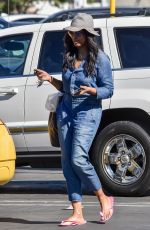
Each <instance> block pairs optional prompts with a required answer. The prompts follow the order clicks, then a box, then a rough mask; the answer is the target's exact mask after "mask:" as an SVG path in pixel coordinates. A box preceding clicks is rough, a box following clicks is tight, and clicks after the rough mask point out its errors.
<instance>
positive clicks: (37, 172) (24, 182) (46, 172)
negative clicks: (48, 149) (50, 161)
mask: <svg viewBox="0 0 150 230" xmlns="http://www.w3.org/2000/svg"><path fill="white" fill-rule="evenodd" d="M3 192H7V193H22V192H23V193H24V192H26V193H28V192H29V193H52V194H53V193H58V194H59V193H66V182H65V178H64V176H63V173H62V170H61V169H33V168H31V167H30V166H27V167H20V168H16V171H15V175H14V178H13V179H12V180H11V181H10V182H9V183H7V184H6V185H3V186H0V193H3Z"/></svg>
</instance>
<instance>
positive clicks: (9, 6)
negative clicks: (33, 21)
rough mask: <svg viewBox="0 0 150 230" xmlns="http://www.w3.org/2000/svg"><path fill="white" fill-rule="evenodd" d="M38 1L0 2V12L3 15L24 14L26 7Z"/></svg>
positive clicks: (13, 0)
mask: <svg viewBox="0 0 150 230" xmlns="http://www.w3.org/2000/svg"><path fill="white" fill-rule="evenodd" d="M35 1H39V0H0V11H1V12H5V13H12V12H14V11H17V12H18V13H25V12H26V10H27V9H28V7H30V6H32V4H33V2H35Z"/></svg>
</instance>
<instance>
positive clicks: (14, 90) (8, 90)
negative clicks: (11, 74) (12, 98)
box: [0, 88, 19, 95]
mask: <svg viewBox="0 0 150 230" xmlns="http://www.w3.org/2000/svg"><path fill="white" fill-rule="evenodd" d="M18 92H19V91H18V88H2V89H0V94H4V95H6V94H7V95H15V94H17V93H18Z"/></svg>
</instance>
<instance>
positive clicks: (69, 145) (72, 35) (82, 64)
mask: <svg viewBox="0 0 150 230" xmlns="http://www.w3.org/2000/svg"><path fill="white" fill-rule="evenodd" d="M65 30H66V31H67V33H66V35H65V49H66V50H65V55H64V63H63V72H62V81H59V80H57V79H55V78H53V77H52V76H51V75H49V74H48V73H46V72H45V71H42V70H37V72H36V73H37V76H38V78H39V79H40V80H44V81H48V82H50V83H51V84H52V85H53V86H55V87H56V88H57V89H58V90H60V91H63V92H64V96H63V100H62V101H61V103H60V104H59V106H58V108H57V125H58V132H59V141H60V145H61V150H62V168H63V173H64V176H65V178H66V182H67V189H68V196H69V200H70V201H71V203H72V206H73V213H72V215H71V216H70V217H69V218H67V219H66V220H64V221H62V222H61V223H60V226H73V225H81V224H85V223H86V221H85V220H84V217H83V212H82V203H81V202H82V191H81V183H83V184H84V185H85V186H86V187H87V188H88V189H90V190H92V191H94V193H95V194H96V196H97V198H98V200H99V203H100V208H101V212H100V222H103V223H105V222H106V221H107V220H109V219H110V218H111V216H112V214H113V197H108V196H106V195H105V194H104V192H103V190H102V186H101V183H100V180H99V178H98V176H97V174H96V172H95V169H94V167H93V165H92V164H91V163H90V161H89V155H88V152H89V149H90V147H91V144H92V141H93V139H94V137H95V135H96V132H97V130H98V127H99V125H100V120H101V115H102V107H101V100H102V99H106V98H109V97H111V96H112V94H113V82H112V73H111V67H110V62H109V59H108V57H107V56H106V55H105V54H104V53H103V52H102V51H101V50H99V49H98V47H97V45H96V43H95V36H99V34H98V33H97V32H96V31H95V30H94V26H93V18H92V16H91V15H88V14H85V13H78V14H77V15H76V16H75V17H74V18H73V20H72V22H71V26H69V27H67V28H65Z"/></svg>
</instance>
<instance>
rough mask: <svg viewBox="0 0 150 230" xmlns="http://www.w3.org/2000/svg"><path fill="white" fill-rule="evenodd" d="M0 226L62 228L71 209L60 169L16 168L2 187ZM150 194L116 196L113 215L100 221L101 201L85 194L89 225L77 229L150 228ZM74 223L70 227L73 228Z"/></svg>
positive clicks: (54, 229) (84, 202) (85, 207)
mask: <svg viewBox="0 0 150 230" xmlns="http://www.w3.org/2000/svg"><path fill="white" fill-rule="evenodd" d="M0 191H1V193H0V213H1V216H0V222H1V223H0V226H1V230H5V229H10V228H11V229H12V230H16V229H23V230H24V229H31V230H34V229H41V228H42V229H44V230H46V229H51V230H56V229H59V227H58V224H59V222H60V221H61V220H63V219H65V218H66V217H68V215H69V213H70V212H71V211H70V210H65V208H66V207H67V206H68V205H69V202H68V200H67V195H66V187H65V181H64V177H63V175H62V172H61V170H60V169H59V170H57V169H53V170H38V169H36V170H35V169H31V168H24V169H21V168H20V169H17V170H16V174H15V178H14V180H13V181H11V182H9V183H8V184H7V185H5V186H2V187H1V190H0ZM149 195H150V194H147V195H146V196H145V197H115V211H114V216H113V218H112V220H111V221H110V222H108V223H107V224H105V225H100V224H99V223H98V220H99V205H98V202H97V200H96V198H95V196H93V195H84V196H83V206H84V214H85V218H86V220H87V221H88V222H87V224H86V225H83V226H79V227H76V229H86V230H91V229H93V230H97V229H102V230H103V229H105V230H109V229H116V230H120V229H121V230H124V229H132V230H134V229H136V230H149V229H150V222H149V212H150V196H149ZM72 228H73V227H71V229H72Z"/></svg>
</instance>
